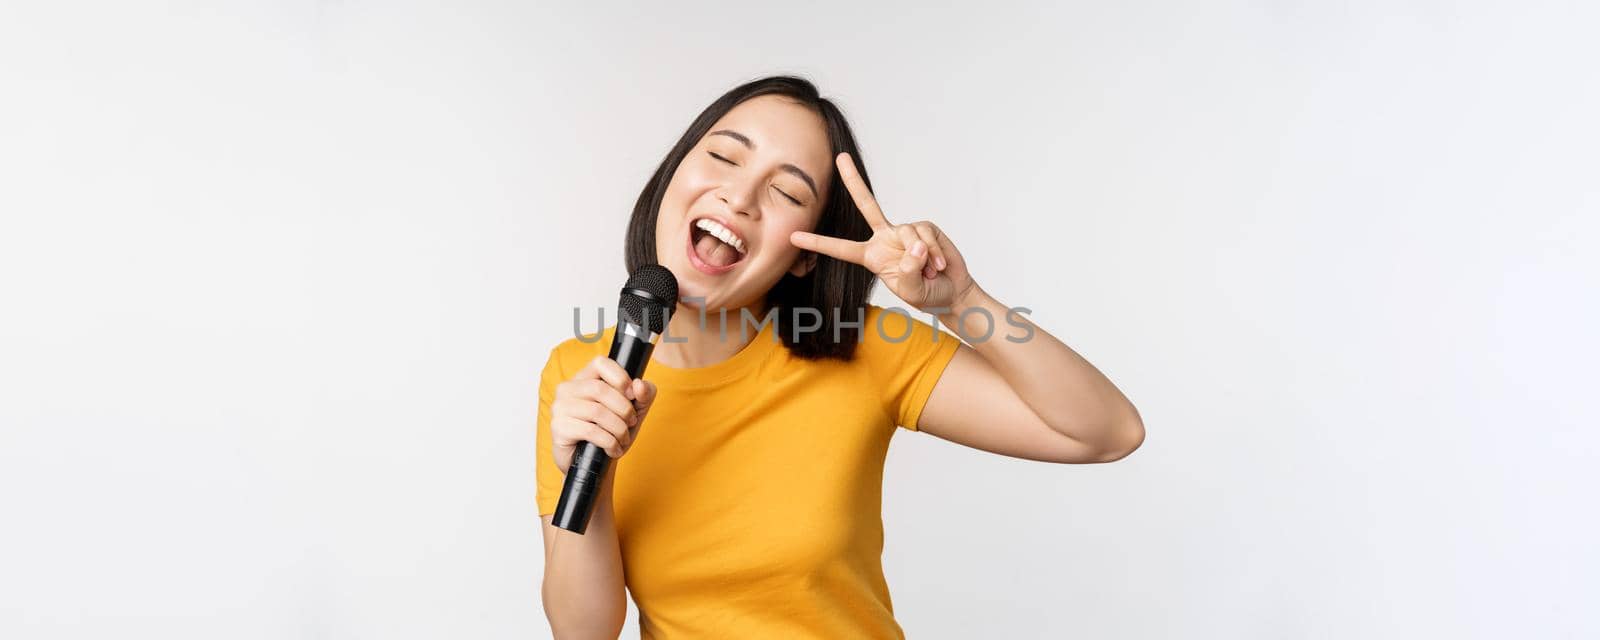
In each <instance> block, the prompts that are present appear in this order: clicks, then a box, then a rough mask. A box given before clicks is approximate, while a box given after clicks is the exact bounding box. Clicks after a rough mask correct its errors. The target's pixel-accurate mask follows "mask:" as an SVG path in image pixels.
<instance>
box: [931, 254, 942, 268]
mask: <svg viewBox="0 0 1600 640" xmlns="http://www.w3.org/2000/svg"><path fill="white" fill-rule="evenodd" d="M933 262H934V266H935V267H937V268H938V269H939V270H940V271H944V256H939V257H937V258H934V259H933Z"/></svg>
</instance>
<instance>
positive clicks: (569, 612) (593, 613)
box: [540, 463, 628, 640]
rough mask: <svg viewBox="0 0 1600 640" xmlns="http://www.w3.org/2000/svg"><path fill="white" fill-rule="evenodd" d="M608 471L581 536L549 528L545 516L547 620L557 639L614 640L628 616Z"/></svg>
mask: <svg viewBox="0 0 1600 640" xmlns="http://www.w3.org/2000/svg"><path fill="white" fill-rule="evenodd" d="M616 468H617V466H616V464H615V463H613V464H612V465H611V467H610V468H609V469H607V470H606V477H605V479H604V480H603V481H602V482H601V485H600V493H599V495H597V496H596V502H595V510H594V514H593V515H592V516H590V519H589V526H588V528H586V529H585V530H584V533H583V535H579V534H576V533H573V532H571V531H567V530H566V529H562V528H560V527H557V526H555V525H554V524H551V520H552V519H553V518H554V516H553V515H546V516H543V517H542V518H541V519H542V520H543V522H544V524H543V529H544V586H543V588H542V590H541V594H540V595H541V598H542V600H543V602H544V613H545V617H546V618H548V619H549V620H550V630H551V632H552V633H553V634H554V635H555V637H556V638H560V639H561V640H566V639H567V638H606V639H608V640H612V639H615V638H616V637H617V636H619V635H621V634H622V624H623V621H624V620H625V619H626V618H627V615H628V602H627V594H626V592H625V591H624V587H623V578H622V551H621V547H620V546H619V545H618V544H617V529H616V526H615V523H614V521H613V519H612V511H611V478H612V476H614V475H616Z"/></svg>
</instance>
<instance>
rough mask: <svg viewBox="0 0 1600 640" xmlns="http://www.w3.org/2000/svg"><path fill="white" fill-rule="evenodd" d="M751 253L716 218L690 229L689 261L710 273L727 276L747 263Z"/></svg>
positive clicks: (697, 222) (701, 220)
mask: <svg viewBox="0 0 1600 640" xmlns="http://www.w3.org/2000/svg"><path fill="white" fill-rule="evenodd" d="M748 253H749V249H748V248H747V247H746V245H745V241H744V238H742V237H740V236H739V234H737V233H735V232H734V231H733V229H731V228H729V227H728V226H727V225H724V224H723V223H721V222H719V221H717V220H716V219H713V218H699V219H697V220H695V221H694V222H693V223H692V224H690V225H689V261H690V262H692V263H694V266H695V268H697V269H699V270H701V271H704V272H706V273H725V272H727V271H728V270H730V269H732V268H733V267H734V265H737V264H739V262H741V261H743V260H744V258H745V256H746V255H748Z"/></svg>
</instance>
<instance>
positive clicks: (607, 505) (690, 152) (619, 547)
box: [537, 77, 1144, 638]
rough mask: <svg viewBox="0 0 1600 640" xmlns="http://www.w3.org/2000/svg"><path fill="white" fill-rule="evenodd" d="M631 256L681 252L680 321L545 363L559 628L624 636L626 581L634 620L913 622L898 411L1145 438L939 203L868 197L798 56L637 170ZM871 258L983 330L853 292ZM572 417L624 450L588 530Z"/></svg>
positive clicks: (789, 633) (1042, 447)
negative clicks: (990, 268) (576, 494)
mask: <svg viewBox="0 0 1600 640" xmlns="http://www.w3.org/2000/svg"><path fill="white" fill-rule="evenodd" d="M626 258H627V266H628V269H629V271H630V272H631V271H632V270H633V269H635V268H637V267H639V266H640V265H644V264H660V265H662V266H664V267H666V268H668V269H670V270H671V271H672V273H673V274H674V275H675V276H677V278H678V283H679V287H680V300H681V301H680V304H679V307H678V312H677V313H676V314H675V315H674V316H673V317H672V320H671V322H670V324H669V325H668V329H667V335H669V336H671V337H672V341H669V340H667V339H661V340H659V341H658V343H657V346H656V349H655V352H654V356H653V358H652V361H651V364H650V365H649V367H648V369H647V370H646V372H645V375H644V378H645V379H640V380H630V379H628V377H627V374H626V373H624V372H623V371H622V369H621V368H620V367H619V366H617V364H616V363H614V362H612V361H610V360H608V359H607V358H606V357H605V356H606V353H607V348H608V347H609V345H610V344H611V335H610V333H611V332H612V331H614V328H612V329H608V330H607V331H606V332H605V333H604V334H603V335H602V336H601V339H600V340H598V341H592V342H585V341H582V340H579V339H577V338H573V339H569V340H567V341H566V342H564V343H562V344H561V345H559V346H557V347H556V348H555V349H554V350H553V351H552V352H551V355H550V360H549V362H548V363H547V364H546V366H545V369H544V373H543V376H542V379H541V382H540V389H539V417H538V438H537V441H538V451H537V454H538V460H537V471H538V473H537V475H538V504H539V513H540V514H541V515H542V516H543V520H544V527H543V528H544V549H545V573H544V586H543V599H544V609H545V614H546V616H547V617H548V619H549V621H550V625H551V628H552V629H553V630H554V632H555V635H556V637H558V638H589V637H604V638H615V637H617V635H618V634H619V633H620V631H621V628H622V624H623V620H624V618H625V616H626V602H625V600H624V598H625V595H624V586H626V587H627V589H628V590H629V591H631V592H632V594H633V598H634V601H635V603H636V604H637V606H638V608H639V613H640V627H641V635H642V636H643V637H646V638H711V637H727V638H899V637H904V634H903V632H902V631H901V629H900V626H899V625H898V624H897V623H896V622H895V619H894V616H893V608H892V606H891V604H890V599H889V591H888V587H887V585H886V584H885V582H884V578H883V570H882V566H881V563H880V558H881V555H882V549H883V526H882V520H881V509H880V505H881V502H880V498H881V489H882V477H883V462H884V456H885V453H886V452H887V449H888V444H889V439H890V436H891V435H893V433H894V432H895V431H896V428H897V427H904V428H907V429H910V430H915V431H922V432H925V433H929V434H932V435H934V436H937V437H939V438H943V439H945V440H949V441H951V442H955V443H958V444H963V445H966V446H969V447H973V448H977V449H982V450H985V451H990V452H994V453H998V454H1002V455H1007V456H1015V457H1018V458H1027V459H1030V460H1041V461H1047V462H1058V463H1089V462H1109V461H1113V460H1117V459H1119V458H1122V457H1123V456H1126V455H1128V454H1129V453H1130V452H1132V451H1133V450H1134V449H1136V448H1138V447H1139V444H1140V443H1141V442H1142V441H1143V439H1144V427H1143V424H1142V423H1141V421H1140V419H1139V414H1138V412H1137V411H1136V410H1135V409H1134V407H1133V405H1132V404H1131V403H1129V402H1128V399H1127V398H1126V397H1124V396H1123V395H1122V393H1121V392H1120V391H1118V390H1117V388H1116V387H1115V386H1114V385H1112V383H1111V381H1109V380H1107V379H1106V378H1105V376H1103V375H1101V374H1100V372H1099V371H1098V370H1096V369H1095V368H1094V367H1093V366H1092V365H1090V364H1089V363H1088V362H1087V361H1085V360H1084V359H1083V358H1082V357H1080V356H1079V355H1078V354H1077V353H1075V352H1074V351H1073V350H1072V349H1070V348H1068V347H1067V346H1066V345H1065V344H1062V343H1061V341H1059V340H1057V339H1056V338H1055V337H1053V336H1051V335H1050V334H1049V333H1046V332H1045V331H1044V330H1043V329H1040V328H1038V327H1036V326H1034V325H1033V324H1032V323H1031V322H1029V321H1028V320H1027V319H1026V317H1025V315H1024V314H1020V313H1012V312H1010V311H1009V309H1008V307H1006V306H1005V305H1003V304H1001V303H1000V302H998V301H996V300H995V299H994V298H993V297H991V296H990V295H989V294H988V293H986V292H985V291H984V289H983V288H982V287H981V286H979V284H978V283H977V281H975V280H974V279H973V275H972V273H971V271H969V269H968V265H967V263H966V261H965V260H963V259H962V256H961V253H960V251H958V250H957V249H956V245H955V243H954V242H953V241H952V240H951V239H950V238H949V237H948V236H946V235H945V234H944V233H943V232H942V231H940V229H939V227H937V226H935V225H934V224H933V223H931V222H904V221H898V220H893V219H892V218H891V217H890V216H888V215H886V214H885V212H884V211H882V210H881V209H880V208H879V207H878V204H877V202H876V201H875V200H874V198H873V196H872V190H871V187H870V183H869V182H868V180H867V176H866V171H865V169H864V168H863V166H862V164H861V154H860V153H859V152H858V151H857V149H856V143H855V139H854V137H853V135H852V134H851V132H850V127H849V126H848V125H847V124H846V122H845V120H844V117H843V116H842V115H841V114H840V112H839V110H838V109H837V108H836V107H835V106H834V105H833V104H832V103H831V102H829V101H828V100H825V99H822V98H821V97H819V96H818V94H817V90H816V88H815V87H813V86H812V85H811V84H810V83H809V82H806V81H804V80H801V79H797V78H790V77H774V78H766V79H763V80H758V81H755V82H751V83H749V84H746V85H743V86H740V87H738V88H736V89H734V90H732V91H730V92H728V93H727V94H726V95H724V96H722V97H721V98H719V99H718V100H717V101H716V102H714V103H712V104H711V106H709V107H707V108H706V110H705V111H704V112H703V113H701V114H700V116H699V118H697V119H696V120H695V121H694V123H693V124H692V125H690V127H689V129H688V131H686V132H685V133H684V135H683V138H682V139H680V140H679V141H678V143H677V145H676V146H674V147H673V149H672V150H671V151H670V152H669V153H668V154H667V157H666V159H665V160H663V161H662V163H661V166H660V168H658V169H657V170H656V172H655V175H654V176H653V177H652V178H651V180H650V182H649V184H647V185H645V188H644V191H643V193H641V194H640V196H639V200H638V203H637V204H636V205H635V207H634V211H633V218H632V220H631V222H630V223H629V225H628V235H627V246H626ZM874 280H882V281H883V283H884V284H885V285H886V286H888V288H889V290H890V291H892V292H894V294H895V295H896V296H899V297H900V299H902V300H904V301H905V302H906V303H908V304H910V305H912V306H914V307H916V310H917V311H920V312H921V313H922V314H925V317H927V318H929V319H934V318H937V320H938V322H939V324H942V325H944V326H946V327H960V333H961V334H962V335H963V337H967V336H970V338H969V342H971V343H972V344H971V345H970V346H969V345H967V344H962V342H961V341H959V340H957V339H955V338H954V337H952V336H951V335H950V334H949V333H944V332H942V331H939V330H938V329H936V327H934V326H933V325H931V324H929V323H927V322H923V321H921V320H917V319H914V318H913V317H912V312H911V311H910V310H901V311H898V312H892V311H888V310H885V309H883V308H879V307H875V306H870V305H868V304H867V294H868V292H869V291H870V289H871V286H872V283H873V281H874ZM724 314H726V315H724ZM724 318H726V321H725V322H724V321H723V319H724ZM768 319H770V321H767V322H762V321H763V320H768ZM819 323H820V324H819ZM958 323H959V324H958ZM986 334H987V335H986ZM983 338H986V339H983ZM680 339H681V342H680V341H677V340H680ZM646 414H648V415H649V416H650V423H651V427H650V429H645V430H641V429H640V426H641V424H642V422H643V421H644V419H645V416H646ZM646 434H647V435H646ZM585 440H586V441H589V442H593V443H595V444H596V445H599V446H601V447H603V448H604V449H605V450H606V452H607V453H608V454H609V455H610V456H611V457H612V458H614V459H615V460H614V462H613V463H612V464H611V466H610V469H609V470H608V472H607V475H606V478H605V480H604V481H603V482H602V484H601V489H600V495H599V498H598V502H597V505H596V508H595V511H594V514H593V516H592V518H591V520H590V522H589V525H588V529H587V531H586V533H585V534H583V535H577V534H574V533H572V532H569V531H566V530H564V529H559V528H556V527H555V526H553V525H552V524H551V523H550V522H551V519H550V515H549V514H551V513H552V512H553V511H554V510H555V506H556V501H557V499H558V497H559V495H560V492H561V487H562V483H563V479H564V474H565V473H566V470H567V466H568V464H569V463H570V462H571V459H572V454H573V449H574V447H575V446H576V444H577V443H578V442H579V441H585Z"/></svg>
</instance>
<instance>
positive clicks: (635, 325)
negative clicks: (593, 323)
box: [553, 264, 678, 535]
mask: <svg viewBox="0 0 1600 640" xmlns="http://www.w3.org/2000/svg"><path fill="white" fill-rule="evenodd" d="M677 307H678V279H677V278H676V277H673V275H672V272H671V271H668V270H667V268H666V267H663V266H660V265H654V264H650V265H645V266H643V267H640V268H639V269H638V270H637V271H634V272H633V275H631V276H628V282H627V284H624V285H622V299H621V300H620V301H619V302H618V303H617V331H616V334H615V335H613V336H612V338H611V354H610V356H609V357H610V358H611V359H612V360H614V361H616V363H617V364H619V365H622V370H623V371H627V372H628V377H629V378H630V379H634V378H639V377H640V376H643V375H644V366H645V365H647V364H649V363H650V352H651V351H654V350H655V343H654V342H652V340H654V339H655V337H656V336H657V335H660V334H661V333H662V332H663V331H665V330H666V328H667V319H668V317H669V316H670V315H671V314H672V311H673V310H674V309H676V308H677ZM609 466H611V456H608V455H606V451H605V449H602V448H600V447H598V446H595V444H594V443H592V442H588V441H584V442H579V443H578V446H577V447H576V448H574V449H573V452H572V463H571V464H570V465H568V466H567V479H566V483H565V484H564V485H562V487H561V500H560V501H559V502H557V503H556V513H555V517H554V519H553V523H554V524H555V526H558V527H561V528H562V529H566V530H568V531H571V532H573V533H577V534H580V535H581V534H583V531H584V530H585V529H587V528H588V527H589V516H590V515H591V514H593V512H594V497H595V495H597V494H598V493H599V492H600V482H601V481H602V480H604V479H605V477H606V468H607V467H609Z"/></svg>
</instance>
